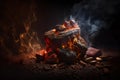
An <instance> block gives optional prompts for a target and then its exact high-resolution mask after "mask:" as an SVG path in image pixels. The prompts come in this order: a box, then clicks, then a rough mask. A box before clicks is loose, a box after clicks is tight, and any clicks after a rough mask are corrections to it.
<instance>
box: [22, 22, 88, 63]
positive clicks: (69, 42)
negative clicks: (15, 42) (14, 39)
mask: <svg viewBox="0 0 120 80" xmlns="http://www.w3.org/2000/svg"><path fill="white" fill-rule="evenodd" d="M25 29H26V32H24V33H22V34H20V52H21V53H24V54H26V53H27V54H26V55H24V58H25V59H26V58H36V59H38V58H41V59H38V60H43V61H44V62H46V63H58V62H59V61H64V60H66V59H67V58H68V60H67V62H72V60H73V62H74V61H75V59H78V58H80V57H79V56H81V54H84V53H85V50H86V46H85V45H86V44H85V40H84V39H83V38H82V37H81V36H80V28H79V26H78V24H77V23H76V22H75V21H74V20H70V21H65V22H64V23H63V24H62V25H57V26H56V28H55V29H52V30H50V31H48V32H45V43H46V45H45V48H43V47H42V45H41V43H40V41H39V38H38V36H37V33H36V32H30V30H29V29H30V28H29V25H25ZM82 44H84V46H83V45H82ZM82 49H85V50H82ZM25 56H26V57H25ZM69 57H71V58H69ZM64 58H65V59H64Z"/></svg>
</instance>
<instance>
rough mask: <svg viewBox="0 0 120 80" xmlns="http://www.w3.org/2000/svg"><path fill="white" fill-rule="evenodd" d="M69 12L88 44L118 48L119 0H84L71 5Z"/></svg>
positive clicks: (119, 47) (119, 48)
mask: <svg viewBox="0 0 120 80" xmlns="http://www.w3.org/2000/svg"><path fill="white" fill-rule="evenodd" d="M71 13H72V16H73V17H74V18H75V19H76V20H77V21H78V23H79V26H80V28H81V35H82V36H83V37H84V38H85V40H86V41H87V42H88V46H94V47H97V48H102V49H106V50H120V46H119V45H120V29H119V26H120V23H119V19H120V1H119V0H84V1H83V2H80V3H78V4H76V5H74V6H73V9H72V10H71Z"/></svg>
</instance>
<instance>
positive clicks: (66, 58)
mask: <svg viewBox="0 0 120 80" xmlns="http://www.w3.org/2000/svg"><path fill="white" fill-rule="evenodd" d="M58 57H59V61H60V62H64V63H67V64H72V63H74V62H75V60H76V52H74V51H70V50H66V49H59V53H58Z"/></svg>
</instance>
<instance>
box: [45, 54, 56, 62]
mask: <svg viewBox="0 0 120 80" xmlns="http://www.w3.org/2000/svg"><path fill="white" fill-rule="evenodd" d="M45 63H49V64H56V63H58V58H57V55H56V54H55V53H50V54H49V55H48V56H47V58H46V59H45Z"/></svg>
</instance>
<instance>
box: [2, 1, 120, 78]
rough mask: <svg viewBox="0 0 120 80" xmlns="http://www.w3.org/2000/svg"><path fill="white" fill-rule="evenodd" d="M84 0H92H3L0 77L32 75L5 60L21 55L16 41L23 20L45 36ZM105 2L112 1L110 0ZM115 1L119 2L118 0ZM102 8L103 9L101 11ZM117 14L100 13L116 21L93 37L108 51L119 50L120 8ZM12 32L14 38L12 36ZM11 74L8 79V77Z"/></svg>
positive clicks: (22, 26) (96, 43) (23, 29)
mask: <svg viewBox="0 0 120 80" xmlns="http://www.w3.org/2000/svg"><path fill="white" fill-rule="evenodd" d="M81 1H85V3H84V4H86V3H88V2H89V0H56V1H54V0H1V1H0V70H1V71H0V75H1V74H2V75H1V76H2V77H1V76H0V79H1V78H6V77H8V76H9V77H11V76H12V79H14V78H15V79H18V78H19V77H26V76H27V77H28V76H32V73H30V72H27V71H24V69H21V66H20V65H17V67H16V65H12V66H11V65H9V64H7V65H6V64H5V62H7V61H5V60H6V59H4V58H5V56H6V55H8V54H13V55H18V48H19V46H20V44H19V43H17V44H16V43H15V42H14V40H15V39H19V35H20V34H21V33H23V32H25V28H24V23H29V22H31V26H30V29H31V30H32V31H35V32H37V33H38V37H39V38H40V39H42V38H43V34H44V32H46V31H48V30H49V29H52V28H54V26H55V25H56V24H62V23H63V22H64V19H66V18H68V17H69V16H70V15H71V11H72V8H73V6H74V5H76V4H77V3H81ZM103 1H104V0H103ZM106 1H107V2H108V3H109V0H106ZM116 1H118V2H119V0H116ZM106 4H107V3H106ZM118 7H119V6H117V8H118ZM102 9H103V8H102ZM102 9H100V10H101V11H102ZM95 11H96V10H95ZM115 13H116V14H117V15H116V14H115V15H116V16H115V15H112V17H109V16H111V15H104V16H98V17H100V18H102V17H105V16H107V17H106V18H107V19H109V20H112V19H113V20H114V21H113V22H110V21H109V20H108V23H107V24H109V23H113V24H112V26H108V28H107V29H105V30H104V29H102V30H101V31H100V33H99V35H98V36H96V37H95V38H94V40H93V44H95V45H97V46H98V47H100V48H107V50H111V48H114V49H116V48H117V50H120V46H119V44H120V29H119V26H120V24H119V23H120V22H119V18H120V16H119V8H118V10H116V12H115ZM33 14H35V16H33ZM102 14H103V13H102ZM105 14H106V13H105ZM96 15H97V14H96ZM114 16H115V17H114ZM13 35H14V36H15V37H13ZM43 42H44V41H43ZM101 44H102V45H101ZM116 63H118V62H116ZM4 64H5V65H4ZM1 65H2V66H1ZM4 66H5V67H4ZM1 67H2V68H1ZM21 70H22V71H21ZM12 73H13V74H12ZM23 73H24V74H23ZM10 74H11V75H10ZM14 76H15V77H14ZM37 76H39V75H37ZM9 77H8V78H7V79H9ZM16 77H18V78H16ZM33 79H34V78H33Z"/></svg>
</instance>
